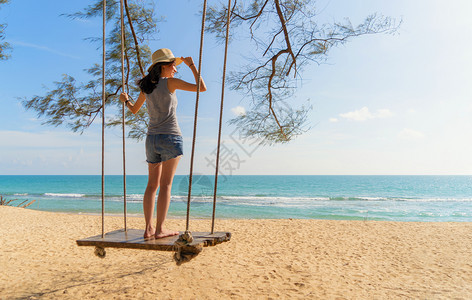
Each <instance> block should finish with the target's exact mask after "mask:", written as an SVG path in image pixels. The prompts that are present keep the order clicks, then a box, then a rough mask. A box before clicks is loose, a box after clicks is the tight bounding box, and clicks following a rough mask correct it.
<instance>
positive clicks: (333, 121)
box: [329, 118, 338, 123]
mask: <svg viewBox="0 0 472 300" xmlns="http://www.w3.org/2000/svg"><path fill="white" fill-rule="evenodd" d="M329 121H330V122H331V123H336V122H337V121H338V119H337V118H329Z"/></svg>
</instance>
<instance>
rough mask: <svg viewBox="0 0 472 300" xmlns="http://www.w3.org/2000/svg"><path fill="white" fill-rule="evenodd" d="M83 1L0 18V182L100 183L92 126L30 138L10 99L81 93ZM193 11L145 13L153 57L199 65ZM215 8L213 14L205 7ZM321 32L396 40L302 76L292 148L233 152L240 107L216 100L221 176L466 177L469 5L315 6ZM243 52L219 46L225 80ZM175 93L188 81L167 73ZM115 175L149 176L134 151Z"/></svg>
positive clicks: (340, 51)
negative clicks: (63, 82)
mask: <svg viewBox="0 0 472 300" xmlns="http://www.w3.org/2000/svg"><path fill="white" fill-rule="evenodd" d="M91 2H92V1H84V0H80V1H79V0H78V1H60V0H47V1H30V0H12V1H11V3H9V4H7V5H2V6H1V7H0V23H7V24H8V27H7V28H6V39H5V40H6V41H7V42H9V43H10V44H11V46H12V48H13V49H12V52H11V58H10V59H9V60H7V61H0V105H1V108H0V154H1V155H0V174H1V175H63V174H64V175H68V174H70V175H85V174H92V175H93V174H101V129H100V123H101V122H100V120H97V121H98V122H96V124H93V125H92V126H91V127H90V128H89V129H87V130H86V131H85V132H84V133H83V134H82V135H80V134H78V133H73V132H71V131H70V130H69V129H68V128H66V127H51V126H46V125H42V122H43V121H44V119H41V118H38V116H37V115H36V114H35V112H33V111H25V109H24V107H23V106H22V104H21V100H22V99H28V98H31V97H34V96H35V95H44V94H45V93H46V91H47V88H51V87H53V86H54V85H53V82H54V81H58V80H60V79H61V76H62V74H70V75H72V76H74V77H75V78H76V79H77V80H79V81H82V80H87V79H88V77H87V74H86V73H85V72H84V71H83V70H84V69H86V68H88V67H90V66H91V65H92V64H94V63H98V62H100V61H101V56H100V55H101V54H100V53H101V50H100V49H98V46H97V45H95V44H91V43H90V42H89V41H86V40H84V39H85V38H87V37H92V36H100V35H101V30H102V29H101V20H100V19H92V20H71V19H69V18H67V17H65V16H64V15H63V14H68V13H73V12H76V11H79V10H81V9H82V8H84V7H86V6H87V5H89V4H90V3H91ZM201 2H202V1H190V0H178V1H160V0H158V1H155V4H156V14H157V15H158V16H162V17H163V18H164V20H163V21H162V22H159V23H158V30H159V31H158V33H157V34H156V36H155V39H154V40H152V41H150V42H149V46H150V47H151V49H153V50H157V49H159V48H164V47H165V48H170V49H172V51H173V52H174V54H175V55H176V56H192V57H193V58H194V60H197V59H198V48H199V37H200V18H201V17H200V15H199V11H200V10H201ZM209 3H210V4H211V3H214V1H209ZM316 7H317V9H318V11H319V18H320V19H319V20H320V21H321V22H333V21H336V20H338V21H340V20H343V18H345V17H348V18H350V20H351V21H352V23H353V24H354V25H355V24H358V23H360V22H362V20H363V19H364V18H365V17H366V16H368V15H369V14H372V13H378V14H383V15H386V16H391V17H394V18H396V19H397V20H402V24H401V27H400V29H399V30H398V33H397V34H395V35H382V34H377V35H369V36H363V37H358V38H355V39H352V40H351V41H350V42H348V43H346V44H345V45H343V46H340V47H338V48H335V49H332V50H331V51H330V52H329V55H328V60H327V62H326V63H324V64H321V65H317V64H313V65H307V66H305V70H304V72H303V73H302V80H301V82H299V88H298V89H297V91H296V93H295V95H294V96H293V99H290V101H291V103H294V104H295V105H299V104H304V103H309V105H312V106H313V110H312V111H310V113H309V130H308V131H307V132H306V133H304V134H303V135H301V136H300V137H298V138H296V139H295V140H293V141H292V142H290V143H288V144H283V145H275V146H259V145H258V144H257V140H256V141H255V140H243V139H240V138H239V134H238V130H237V128H235V127H233V126H230V125H228V123H227V121H228V120H230V119H231V118H233V117H234V116H236V114H237V113H238V112H241V111H244V110H245V109H248V108H249V101H250V100H249V99H247V97H244V95H241V94H238V93H237V92H234V91H226V92H225V95H226V97H225V109H224V117H223V119H224V124H223V136H222V140H223V144H222V150H221V153H222V156H221V158H220V160H221V163H222V164H221V167H220V169H221V173H222V175H259V174H274V175H275V174H280V175H344V174H345V175H410V174H412V175H471V174H472V155H471V153H472V139H471V132H472V84H470V81H471V79H472V55H471V53H472V18H470V12H471V11H472V2H471V1H469V0H453V1H446V0H414V1H411V0H398V1H389V0H356V1H350V0H331V1H318V2H316ZM247 49H250V47H248V44H247V41H244V40H241V39H238V38H237V37H236V38H235V39H234V40H233V41H232V43H231V44H230V49H229V61H228V69H229V70H230V71H231V70H233V71H237V69H238V66H240V65H241V63H243V62H244V61H243V58H242V57H243V55H244V54H245V53H246V51H247ZM222 64H223V46H222V45H221V43H219V42H217V41H216V40H215V39H214V37H213V36H211V35H210V34H206V35H205V43H204V54H203V71H202V76H203V78H204V80H205V82H206V84H207V87H208V91H207V92H205V93H203V94H202V95H201V98H200V109H199V114H198V115H199V119H198V128H197V142H196V152H195V164H194V173H195V174H214V156H215V150H216V143H217V134H218V132H217V128H218V113H219V101H220V97H221V78H222V76H221V74H222ZM179 76H180V77H181V78H182V79H186V80H189V81H190V80H192V79H193V77H192V74H191V73H190V71H189V70H187V69H185V68H182V67H179ZM177 96H178V99H179V108H178V118H179V122H180V126H181V128H182V132H183V136H184V143H185V146H184V153H185V155H184V157H183V159H182V160H181V162H180V164H179V167H178V169H177V174H181V175H185V174H188V172H189V165H190V152H191V143H192V135H193V115H194V103H195V94H193V93H189V92H178V94H177ZM105 139H106V146H105V148H106V152H105V153H106V156H105V173H106V174H110V175H111V174H121V172H122V156H121V155H122V145H121V130H120V129H107V130H106V137H105ZM126 153H127V155H126V160H127V164H126V172H127V174H137V175H141V174H147V164H146V162H145V154H144V143H143V142H142V141H135V140H130V139H127V141H126Z"/></svg>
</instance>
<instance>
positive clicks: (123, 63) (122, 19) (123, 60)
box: [120, 0, 128, 232]
mask: <svg viewBox="0 0 472 300" xmlns="http://www.w3.org/2000/svg"><path fill="white" fill-rule="evenodd" d="M120 19H121V89H122V92H123V93H124V92H125V55H124V53H125V21H124V17H123V0H120ZM121 121H122V124H121V127H122V129H123V214H124V222H125V232H126V231H128V229H127V226H126V149H125V148H126V147H125V146H126V143H125V103H124V102H123V105H122V111H121Z"/></svg>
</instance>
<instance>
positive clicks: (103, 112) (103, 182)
mask: <svg viewBox="0 0 472 300" xmlns="http://www.w3.org/2000/svg"><path fill="white" fill-rule="evenodd" d="M106 6H107V1H106V0H103V42H102V238H104V237H105V42H106V41H105V38H106V36H105V24H106Z"/></svg>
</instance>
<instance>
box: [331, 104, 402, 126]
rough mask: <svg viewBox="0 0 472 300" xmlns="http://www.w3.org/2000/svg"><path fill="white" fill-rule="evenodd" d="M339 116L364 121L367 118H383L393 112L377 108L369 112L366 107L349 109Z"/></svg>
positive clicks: (391, 114)
mask: <svg viewBox="0 0 472 300" xmlns="http://www.w3.org/2000/svg"><path fill="white" fill-rule="evenodd" d="M339 116H340V117H341V118H344V119H348V120H351V121H360V122H363V121H366V120H369V119H384V118H388V117H391V116H393V113H392V112H391V111H390V110H388V109H378V110H377V111H376V112H375V113H371V112H370V111H369V108H368V107H365V106H364V107H363V108H361V109H358V110H355V111H350V112H347V113H344V114H339Z"/></svg>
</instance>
